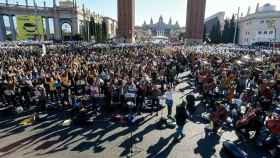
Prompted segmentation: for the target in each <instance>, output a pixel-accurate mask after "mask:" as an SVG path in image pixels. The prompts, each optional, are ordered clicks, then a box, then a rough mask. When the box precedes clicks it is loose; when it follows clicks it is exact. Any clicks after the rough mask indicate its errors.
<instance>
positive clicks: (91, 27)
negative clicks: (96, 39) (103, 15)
mask: <svg viewBox="0 0 280 158" xmlns="http://www.w3.org/2000/svg"><path fill="white" fill-rule="evenodd" d="M89 34H90V36H94V35H95V20H94V17H93V16H91V17H90V22H89Z"/></svg>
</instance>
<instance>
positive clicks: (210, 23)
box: [204, 12, 225, 36]
mask: <svg viewBox="0 0 280 158" xmlns="http://www.w3.org/2000/svg"><path fill="white" fill-rule="evenodd" d="M218 22H219V23H220V26H221V32H223V30H224V25H225V12H218V13H216V14H214V15H212V16H210V17H208V18H206V19H205V21H204V25H205V29H206V36H209V35H210V32H211V29H212V28H213V27H214V26H215V25H217V23H218Z"/></svg>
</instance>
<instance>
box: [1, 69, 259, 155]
mask: <svg viewBox="0 0 280 158" xmlns="http://www.w3.org/2000/svg"><path fill="white" fill-rule="evenodd" d="M182 76H184V74H182ZM185 87H188V85H187V83H186V82H183V83H180V84H179V85H178V86H177V87H176V96H175V105H178V104H180V103H181V101H182V99H181V96H182V95H183V94H184V93H187V92H189V91H190V90H191V89H190V87H189V88H185ZM180 89H181V90H182V89H184V92H183V93H182V92H180V91H179V90H180ZM166 113H167V109H166V108H165V109H164V110H162V112H160V113H159V115H158V116H156V115H148V114H144V115H147V116H146V117H145V121H144V122H143V123H141V125H139V126H138V127H137V128H134V129H133V136H132V137H133V139H130V136H131V135H130V134H131V133H130V132H131V129H130V128H128V127H123V126H121V125H118V124H115V123H112V122H110V121H108V120H106V119H103V120H99V121H96V122H94V123H93V125H91V126H90V127H84V128H82V127H77V126H71V127H63V126H61V123H62V121H63V120H62V119H60V118H59V116H57V115H50V116H48V118H47V119H46V121H44V122H42V123H39V124H36V125H34V126H31V127H21V126H19V125H18V121H19V118H18V119H10V120H0V142H1V143H0V158H2V157H3V158H78V157H80V158H118V157H127V156H128V155H130V144H131V143H132V142H133V144H134V145H133V148H132V149H133V154H132V157H135V158H144V157H149V158H156V157H159V158H161V157H162V158H166V157H168V158H196V157H197V158H199V157H202V158H210V157H225V155H224V154H223V153H222V152H221V147H222V146H221V143H222V142H223V141H224V140H236V136H235V134H234V132H232V131H225V132H224V133H223V134H222V136H221V137H219V136H215V135H213V136H208V137H205V132H204V128H205V127H206V126H207V124H205V123H203V122H201V121H199V119H198V120H197V122H192V121H188V123H187V124H186V126H185V128H184V133H185V134H186V136H185V137H184V138H183V139H182V140H181V141H180V142H178V143H175V141H173V139H174V133H175V129H159V128H158V126H157V122H158V121H159V120H160V117H161V115H164V116H166ZM174 113H175V106H174V109H173V114H174ZM132 140H133V141H132ZM244 149H246V150H247V151H248V152H249V154H250V157H261V156H260V155H259V154H258V153H257V152H255V151H256V149H254V148H251V147H250V146H249V147H248V146H246V145H245V146H244Z"/></svg>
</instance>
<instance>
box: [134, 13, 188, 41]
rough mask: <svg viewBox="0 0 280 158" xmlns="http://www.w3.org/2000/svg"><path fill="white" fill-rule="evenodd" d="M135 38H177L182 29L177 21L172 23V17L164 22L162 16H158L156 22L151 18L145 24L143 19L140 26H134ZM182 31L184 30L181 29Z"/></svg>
mask: <svg viewBox="0 0 280 158" xmlns="http://www.w3.org/2000/svg"><path fill="white" fill-rule="evenodd" d="M135 32H136V38H137V39H141V40H148V39H151V38H152V37H166V38H168V39H171V38H177V37H178V36H179V34H180V33H181V32H182V29H181V27H180V25H179V23H178V21H177V22H176V23H172V19H171V18H170V19H169V22H168V23H165V22H164V19H163V17H162V16H160V17H159V20H158V22H156V23H154V22H153V19H151V20H150V23H149V24H147V23H146V21H144V23H143V25H142V26H137V27H135ZM183 32H184V31H183Z"/></svg>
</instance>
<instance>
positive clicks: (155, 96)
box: [151, 85, 161, 115]
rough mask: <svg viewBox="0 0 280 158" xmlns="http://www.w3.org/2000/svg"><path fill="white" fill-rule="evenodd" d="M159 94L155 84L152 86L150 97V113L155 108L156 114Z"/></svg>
mask: <svg viewBox="0 0 280 158" xmlns="http://www.w3.org/2000/svg"><path fill="white" fill-rule="evenodd" d="M160 95H161V92H160V90H159V89H158V87H157V86H156V85H153V86H152V93H151V98H152V114H153V112H154V110H156V113H157V115H158V111H159V96H160Z"/></svg>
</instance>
